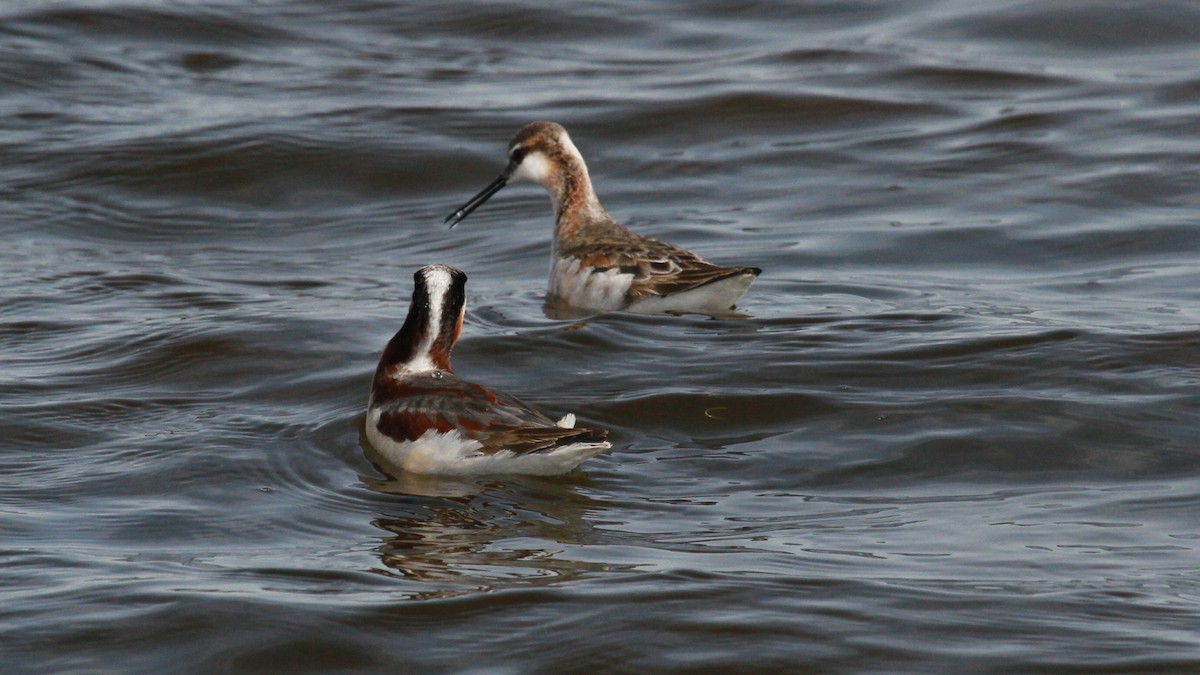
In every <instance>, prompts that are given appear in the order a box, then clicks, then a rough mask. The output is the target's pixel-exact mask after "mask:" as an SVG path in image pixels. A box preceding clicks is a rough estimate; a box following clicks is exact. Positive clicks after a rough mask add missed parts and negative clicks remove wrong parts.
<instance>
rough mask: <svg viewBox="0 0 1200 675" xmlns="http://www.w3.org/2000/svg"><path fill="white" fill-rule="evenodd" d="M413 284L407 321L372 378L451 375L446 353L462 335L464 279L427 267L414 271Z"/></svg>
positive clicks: (454, 271)
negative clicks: (433, 374)
mask: <svg viewBox="0 0 1200 675" xmlns="http://www.w3.org/2000/svg"><path fill="white" fill-rule="evenodd" d="M413 280H414V281H415V282H416V286H415V288H414V289H413V296H412V304H411V305H410V306H409V308H408V317H407V318H405V319H404V326H403V327H401V328H400V331H399V332H398V333H396V335H395V336H394V337H392V339H391V341H389V342H388V344H387V347H385V348H384V350H383V356H382V357H381V358H380V360H379V367H378V368H377V369H376V371H375V376H376V378H379V377H386V376H389V375H402V374H412V373H425V372H432V371H439V370H442V371H446V372H453V371H452V370H451V368H450V350H452V349H453V348H454V343H455V342H456V341H457V340H458V335H459V333H461V332H462V324H463V316H464V315H465V313H466V286H467V275H466V274H465V273H463V272H462V270H459V269H455V268H453V267H450V266H449V265H427V266H425V267H422V268H421V269H419V270H417V272H416V274H414V275H413Z"/></svg>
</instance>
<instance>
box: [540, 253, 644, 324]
mask: <svg viewBox="0 0 1200 675" xmlns="http://www.w3.org/2000/svg"><path fill="white" fill-rule="evenodd" d="M631 284H633V275H632V274H629V273H626V272H621V271H620V270H618V269H610V270H607V271H604V272H597V273H594V274H593V273H592V272H591V268H590V267H589V268H588V269H586V270H583V271H580V269H579V261H578V260H577V259H574V258H560V257H558V256H554V257H553V258H552V260H551V263H550V295H553V296H555V297H557V298H559V299H561V300H564V301H566V302H567V304H569V305H574V306H576V307H583V308H586V309H595V310H599V311H602V312H611V311H615V310H618V309H621V308H623V307H624V306H625V294H626V293H628V292H629V286H630V285H631Z"/></svg>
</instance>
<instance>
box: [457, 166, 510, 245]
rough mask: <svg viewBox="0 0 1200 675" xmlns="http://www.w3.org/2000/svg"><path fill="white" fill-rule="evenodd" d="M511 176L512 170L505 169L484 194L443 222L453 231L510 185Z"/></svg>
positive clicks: (468, 202) (477, 196)
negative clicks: (493, 196) (473, 212)
mask: <svg viewBox="0 0 1200 675" xmlns="http://www.w3.org/2000/svg"><path fill="white" fill-rule="evenodd" d="M511 174H512V170H511V169H505V170H504V173H502V174H500V177H499V178H497V179H496V180H494V181H492V182H491V184H490V185H488V186H487V187H485V188H483V191H482V192H480V193H479V194H477V195H475V196H474V197H471V199H469V200H467V203H466V204H463V205H462V206H460V207H458V210H457V211H455V212H454V213H451V214H450V215H448V216H446V219H445V220H443V221H442V222H443V223H450V228H449V229H451V230H453V229H454V226H455V225H457V224H459V223H460V222H462V220H463V219H464V218H466V217H467V216H469V215H471V212H472V211H474V210H475V209H477V208H479V207H480V206H483V203H484V202H486V201H487V200H489V199H491V198H492V195H494V194H496V193H497V192H499V191H500V189H501V188H503V187H504V186H505V185H508V177H509V175H511Z"/></svg>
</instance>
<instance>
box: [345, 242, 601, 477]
mask: <svg viewBox="0 0 1200 675" xmlns="http://www.w3.org/2000/svg"><path fill="white" fill-rule="evenodd" d="M413 277H414V279H415V280H416V288H415V289H414V290H413V298H412V305H411V306H410V307H409V309H408V317H407V318H406V319H405V320H404V326H403V327H402V328H400V332H398V333H396V335H395V336H394V337H393V338H392V339H391V340H390V341H389V342H388V344H387V347H385V348H384V350H383V356H382V358H380V359H379V367H378V368H376V369H375V379H374V381H373V382H372V383H371V398H370V401H369V402H368V404H367V423H366V431H367V440H368V441H369V442H370V444H371V446H372V447H373V448H374V449H375V450H376V451H377V452H378V453H379V454H380V455H382V456H383V458H384V459H386V460H387V461H388V462H389V463H391V464H393V465H396V466H399V467H401V468H403V469H404V470H406V471H412V472H415V473H426V474H429V473H432V474H456V475H465V474H485V473H525V474H537V475H553V474H559V473H565V472H567V471H570V470H571V469H573V468H575V467H576V466H578V465H579V463H580V462H582V461H584V460H585V459H587V458H589V457H591V456H593V455H595V454H598V453H600V452H603V451H604V450H607V449H608V448H610V447H611V445H610V444H609V443H608V442H607V441H605V440H604V439H605V437H606V436H607V435H608V432H607V431H604V430H602V429H587V428H574V427H575V416H574V415H572V414H568V415H567V416H565V417H563V418H562V419H561V420H559V421H558V422H555V421H554V420H552V419H550V418H549V417H547V416H545V415H543V414H542V413H540V412H538V411H537V410H534V409H533V408H530V407H529V406H527V405H525V404H524V403H522V402H520V401H518V400H517V399H516V398H513V397H512V396H509V395H508V394H504V393H501V392H496V391H490V390H488V389H485V388H484V387H481V386H480V385H478V384H471V383H469V382H466V381H464V380H461V379H459V378H458V376H457V375H455V374H454V371H453V370H451V368H450V350H451V349H453V348H454V343H455V341H457V340H458V336H459V333H460V332H461V331H462V324H463V316H464V313H465V304H466V294H465V289H466V283H467V275H466V274H464V273H463V272H461V271H460V270H457V269H455V268H453V267H449V266H446V265H429V266H427V267H422V268H421V269H420V270H417V273H416V274H414V275H413Z"/></svg>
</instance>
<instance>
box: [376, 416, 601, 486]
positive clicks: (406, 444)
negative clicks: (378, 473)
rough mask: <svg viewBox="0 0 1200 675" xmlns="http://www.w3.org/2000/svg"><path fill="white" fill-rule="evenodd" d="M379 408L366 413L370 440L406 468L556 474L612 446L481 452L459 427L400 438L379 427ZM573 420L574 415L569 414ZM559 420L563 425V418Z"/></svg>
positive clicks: (423, 471) (458, 473)
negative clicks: (443, 431) (537, 450)
mask: <svg viewBox="0 0 1200 675" xmlns="http://www.w3.org/2000/svg"><path fill="white" fill-rule="evenodd" d="M379 416H380V413H379V411H376V410H373V411H371V412H370V413H369V414H368V415H367V440H368V441H369V442H370V443H371V447H373V448H375V450H376V452H378V453H379V454H380V455H381V456H382V457H383V458H384V459H385V460H387V462H388V464H390V465H392V466H395V467H399V468H401V469H403V470H405V471H409V472H412V473H420V474H437V475H441V476H470V475H481V474H505V473H509V474H512V473H519V474H528V475H534V476H554V475H558V474H561V473H566V472H568V471H570V470H571V469H574V468H575V467H577V466H579V464H580V463H582V462H583V461H584V460H586V459H588V458H589V457H593V456H595V455H598V454H600V453H601V452H604V451H605V450H608V449H609V448H611V447H612V444H611V443H608V442H607V441H602V442H600V443H573V444H571V445H565V446H563V447H561V448H556V449H554V450H549V451H543V452H533V453H526V454H516V453H513V452H509V451H507V450H501V451H500V452H497V453H496V454H494V455H485V454H481V453H480V452H479V448H481V447H483V446H482V445H481V444H480V443H479V441H475V440H471V439H469V438H466V437H464V436H463V435H462V434H460V433H459V432H458V431H457V430H454V431H450V432H449V433H445V434H441V433H438V432H437V431H436V430H433V429H430V430H429V431H427V432H425V434H424V435H422V436H421V437H420V438H418V439H417V440H415V441H400V442H397V441H395V440H393V439H391V438H388V437H387V436H385V435H384V434H383V433H382V432H380V431H379V426H378V424H379ZM567 417H570V418H572V419H571V420H570V421H571V423H572V424H574V421H575V420H574V415H568V416H567ZM566 420H567V418H566V417H564V418H563V420H562V421H561V422H560V423H559V426H564V424H563V422H565V421H566Z"/></svg>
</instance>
